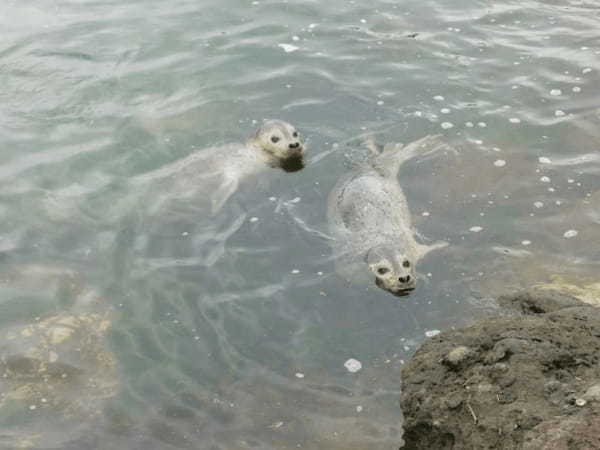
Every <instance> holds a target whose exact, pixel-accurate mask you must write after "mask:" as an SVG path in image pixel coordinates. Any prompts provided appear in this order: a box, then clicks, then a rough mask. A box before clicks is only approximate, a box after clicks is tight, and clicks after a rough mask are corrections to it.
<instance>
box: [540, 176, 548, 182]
mask: <svg viewBox="0 0 600 450" xmlns="http://www.w3.org/2000/svg"><path fill="white" fill-rule="evenodd" d="M540 181H541V182H542V183H550V178H548V177H546V176H544V177H542V178H540Z"/></svg>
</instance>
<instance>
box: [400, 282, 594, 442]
mask: <svg viewBox="0 0 600 450" xmlns="http://www.w3.org/2000/svg"><path fill="white" fill-rule="evenodd" d="M498 303H499V304H500V305H501V307H502V308H503V310H504V312H503V314H502V315H501V316H499V317H492V318H486V319H483V320H481V321H479V322H477V323H475V324H474V325H471V326H469V327H466V328H463V329H458V330H448V331H445V332H443V333H441V334H439V335H438V336H436V337H435V338H432V339H430V340H428V341H427V342H425V343H424V344H423V346H422V347H421V348H420V349H419V350H418V351H417V352H416V353H415V355H414V357H413V358H412V359H411V361H410V362H409V363H407V365H406V366H405V367H404V368H403V369H402V395H401V407H402V412H403V414H404V429H405V432H404V440H405V444H404V446H403V447H401V448H402V449H403V450H437V449H439V450H471V449H473V450H483V449H488V450H500V449H515V450H516V449H519V450H521V449H523V450H541V449H545V450H571V449H578V450H592V449H600V309H599V308H596V307H594V306H591V305H590V304H588V303H583V302H581V301H579V300H578V299H576V298H575V297H571V296H569V295H565V294H561V293H558V292H554V291H551V290H539V289H536V290H531V291H527V292H521V293H518V294H514V295H509V296H504V297H501V298H499V299H498Z"/></svg>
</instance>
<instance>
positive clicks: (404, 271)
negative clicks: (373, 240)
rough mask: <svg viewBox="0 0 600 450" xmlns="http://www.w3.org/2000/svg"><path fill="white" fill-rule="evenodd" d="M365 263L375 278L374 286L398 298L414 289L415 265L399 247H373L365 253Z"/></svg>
mask: <svg viewBox="0 0 600 450" xmlns="http://www.w3.org/2000/svg"><path fill="white" fill-rule="evenodd" d="M366 262H367V264H368V266H369V269H370V270H371V272H372V273H373V275H374V276H375V285H376V286H378V287H380V288H381V289H383V290H386V291H388V292H390V293H392V294H394V295H396V296H398V297H403V296H405V295H408V294H410V292H411V291H413V290H414V289H415V287H416V277H415V268H414V267H415V265H414V262H413V261H412V258H410V257H409V255H408V254H406V253H405V252H404V251H403V250H402V249H401V248H400V247H393V246H391V247H389V246H383V245H379V246H375V247H372V248H370V249H369V250H368V251H367V255H366Z"/></svg>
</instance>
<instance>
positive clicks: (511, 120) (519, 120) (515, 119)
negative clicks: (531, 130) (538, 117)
mask: <svg viewBox="0 0 600 450" xmlns="http://www.w3.org/2000/svg"><path fill="white" fill-rule="evenodd" d="M508 120H509V121H510V123H521V119H519V118H518V117H511V118H510V119H508Z"/></svg>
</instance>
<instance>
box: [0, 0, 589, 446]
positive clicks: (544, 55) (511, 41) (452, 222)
mask: <svg viewBox="0 0 600 450" xmlns="http://www.w3.org/2000/svg"><path fill="white" fill-rule="evenodd" d="M226 6H227V7H225V8H224V7H223V3H222V2H215V1H212V0H209V1H208V2H204V4H202V5H199V4H198V2H193V1H190V0H177V1H175V2H169V3H168V5H167V4H166V3H164V2H160V3H159V2H156V1H152V0H151V1H144V2H141V1H132V2H128V3H127V4H122V2H113V1H108V2H95V1H92V0H85V1H81V2H69V1H66V0H56V1H54V2H51V3H48V2H42V1H38V0H34V1H31V2H27V4H22V2H12V1H9V2H8V3H7V4H6V5H4V7H3V9H2V10H0V26H1V27H2V28H1V29H2V30H3V39H2V44H0V66H1V67H2V70H1V71H0V80H1V81H2V85H3V89H2V91H1V92H0V100H1V102H0V123H2V125H3V127H2V133H1V134H0V143H1V146H2V152H0V185H1V186H0V218H1V220H0V312H1V314H0V334H1V335H2V336H8V335H9V334H10V335H11V336H14V339H11V340H10V341H6V344H3V347H2V354H1V355H0V357H1V359H0V361H1V363H2V370H3V372H5V373H6V374H7V375H10V376H8V377H5V378H2V380H3V381H2V383H0V390H1V392H0V421H2V425H3V426H2V429H3V432H2V439H3V440H4V441H2V445H5V446H13V447H14V446H17V445H21V446H22V447H24V448H45V446H46V447H47V446H51V445H55V446H61V448H77V449H84V448H130V449H135V448H140V449H141V448H144V449H148V448H156V449H163V448H197V449H238V448H239V449H242V448H273V449H285V448H298V447H301V448H305V449H319V450H321V449H335V448H340V449H341V448H343V449H351V448H356V449H364V448H369V449H377V448H382V449H383V448H386V449H388V448H396V447H397V446H398V444H399V443H400V441H401V417H400V411H399V406H398V396H399V392H398V389H399V380H398V376H399V367H400V366H401V365H402V364H403V362H404V361H405V360H406V359H407V358H409V357H410V355H411V354H412V353H413V352H414V350H415V348H416V347H417V346H418V345H419V344H420V342H422V341H423V339H425V338H426V337H425V332H426V331H431V330H438V329H444V328H447V327H451V326H455V325H458V324H461V323H464V322H465V321H469V320H472V319H473V318H475V317H477V316H478V315H481V314H485V313H487V312H488V311H489V310H490V309H493V308H494V305H493V302H491V301H490V300H489V299H490V298H491V297H493V296H495V295H497V294H499V293H502V292H506V291H507V290H511V289H515V288H518V287H523V286H529V285H531V284H539V285H549V284H552V283H554V286H556V285H558V284H560V285H561V286H563V287H564V286H569V289H571V292H575V291H574V289H575V290H576V289H577V287H578V286H579V287H581V286H593V285H595V284H594V283H597V281H598V279H597V273H598V262H599V256H600V254H599V250H598V247H597V246H595V245H591V243H594V242H598V240H599V239H600V235H599V234H600V231H599V230H600V227H599V224H600V217H599V211H600V204H599V198H600V197H599V195H600V194H599V192H600V181H599V180H600V178H599V177H598V175H599V174H600V157H598V154H599V153H598V150H599V145H600V131H599V130H600V128H598V122H599V120H600V113H599V111H600V109H599V104H600V94H598V90H597V89H596V86H598V83H599V81H600V80H599V79H598V73H599V71H600V64H599V62H598V61H600V60H599V58H598V55H599V54H600V48H598V47H597V43H596V40H595V39H596V37H597V30H598V26H599V23H598V22H599V20H600V19H599V17H598V14H597V9H596V6H595V4H593V3H591V2H585V1H568V2H566V3H565V2H560V3H557V2H535V1H534V2H529V3H525V4H513V3H508V2H500V3H498V2H496V3H494V4H481V3H480V4H473V3H472V2H463V1H458V2H456V1H453V2H448V1H444V0H432V1H426V2H423V1H419V2H416V1H413V0H409V1H406V2H402V4H398V2H388V1H385V0H381V1H378V2H376V4H372V3H370V4H369V5H364V6H363V5H362V4H361V3H360V2H354V3H352V2H342V1H332V2H327V3H326V4H322V3H314V2H312V3H311V2H294V3H289V2H287V3H285V2H283V3H278V2H275V3H273V2H264V1H259V2H248V1H244V2H241V1H236V0H230V1H228V2H227V5H226ZM263 118H277V119H284V120H288V121H290V122H291V123H293V124H294V125H296V126H297V127H298V129H299V130H300V131H301V133H302V134H303V136H304V137H305V139H306V141H307V144H308V145H307V147H308V149H309V153H308V154H307V158H306V168H305V169H304V170H301V171H296V172H293V173H285V172H283V171H280V170H270V171H267V172H264V175H261V176H259V177H258V178H256V179H254V180H252V181H251V182H249V183H247V184H244V186H243V188H241V189H240V190H239V191H238V192H236V193H235V195H233V196H232V197H231V198H230V199H229V201H228V202H227V204H226V206H225V207H224V208H223V209H222V210H221V211H220V213H219V214H217V215H216V216H214V217H211V216H210V214H208V213H207V211H206V207H205V205H204V203H203V201H204V200H205V198H203V197H202V196H198V195H190V196H189V198H185V199H180V200H178V201H175V202H174V206H173V208H171V209H169V210H168V211H169V212H168V213H161V212H158V213H157V210H156V207H157V204H158V203H160V202H158V200H160V198H161V196H163V197H164V196H165V195H166V196H167V200H169V199H171V198H170V197H169V196H168V195H167V194H168V193H167V192H165V191H164V190H162V187H161V186H156V185H152V186H150V188H148V186H144V187H143V188H142V187H141V186H140V185H138V184H136V183H134V182H133V181H132V180H135V179H136V177H140V176H144V174H148V173H152V172H153V171H156V170H160V169H162V168H165V167H168V166H169V165H170V164H173V163H174V162H176V161H181V160H184V158H186V157H188V156H189V155H191V154H193V152H194V151H195V150H198V149H200V148H206V147H212V146H219V145H222V144H227V143H230V142H243V141H244V140H245V138H246V137H247V136H249V135H251V134H252V133H253V131H254V130H255V129H256V127H257V124H258V123H259V121H260V120H262V119H263ZM429 134H442V139H443V140H445V141H446V142H448V143H449V144H451V145H452V146H453V147H454V148H456V149H457V154H456V155H453V156H448V157H444V158H431V159H428V160H426V161H419V160H415V161H411V162H410V163H407V164H406V166H405V167H403V168H402V170H401V171H400V175H399V180H400V182H401V184H402V187H403V190H404V192H405V193H406V196H407V199H408V203H409V207H410V209H411V211H412V213H413V219H414V220H413V221H414V223H415V226H416V227H417V228H418V230H419V231H420V232H421V233H422V234H423V235H424V236H427V237H428V238H431V239H432V240H446V241H448V242H450V244H451V245H450V246H449V247H448V248H446V249H443V250H440V251H438V252H435V253H431V254H430V255H428V256H427V257H426V258H425V259H424V260H423V261H422V262H421V267H420V271H421V272H422V276H423V278H424V279H425V280H426V281H425V282H423V283H421V285H420V286H419V287H418V288H417V289H416V290H415V291H414V292H413V293H412V294H411V295H410V296H409V297H406V298H402V299H398V298H394V297H392V296H389V295H387V294H386V293H385V292H383V291H381V290H380V289H378V288H377V287H376V286H370V285H363V286H356V285H350V284H347V283H346V282H345V281H344V280H342V279H340V278H339V277H337V276H336V275H335V274H334V271H333V261H332V258H331V251H330V245H329V238H328V236H327V233H326V217H325V210H326V198H327V195H328V193H329V191H330V190H331V188H332V187H333V185H334V184H335V182H336V180H337V179H338V178H339V177H340V176H342V175H343V174H344V173H346V172H347V171H348V170H349V168H350V167H349V166H350V164H349V163H348V161H352V160H356V158H359V157H360V156H359V155H360V150H358V149H357V145H355V144H357V143H358V142H360V140H361V138H362V137H364V136H367V135H375V137H376V139H377V140H378V141H380V142H404V143H407V142H411V141H413V140H415V139H418V138H420V137H423V136H425V135H429ZM181 183H183V184H184V185H185V179H183V180H181ZM202 194H205V193H202ZM573 286H575V288H573ZM88 319H92V320H91V321H89V320H88ZM105 320H107V321H109V323H110V327H108V326H106V327H105V326H104V325H102V324H103V323H104V324H106V322H104V321H105ZM64 321H67V322H69V321H70V322H69V324H68V325H69V326H68V327H66V329H68V330H70V332H72V333H74V335H77V336H79V334H77V333H82V334H81V335H85V336H87V337H88V338H89V339H91V340H84V341H83V342H84V343H89V344H90V346H87V347H86V346H85V345H82V346H81V349H84V350H85V349H88V350H89V352H91V353H92V354H96V355H104V356H103V357H102V358H103V359H102V360H103V361H104V362H105V363H107V364H109V366H106V367H112V369H106V367H104V366H99V364H100V363H97V362H93V361H95V360H93V359H86V357H85V355H84V354H82V353H77V352H78V350H77V348H79V347H76V346H74V345H73V344H72V343H69V342H70V341H69V340H66V341H65V345H67V344H68V345H70V346H67V347H66V348H58V347H56V346H57V345H58V344H57V343H54V344H52V340H51V339H50V340H48V339H49V338H48V333H49V332H50V331H48V330H55V329H57V327H58V328H60V329H61V330H62V329H64V328H65V323H63V322H64ZM99 327H100V328H99ZM11 333H12V334H11ZM52 333H54V332H52ZM52 333H50V334H52ZM29 334H30V336H28V335H29ZM92 338H93V339H92ZM28 339H29V341H28ZM82 339H83V338H82ZM86 339H87V338H86ZM53 345H54V347H53ZM42 350H43V351H42ZM88 350H86V351H88ZM31 352H33V353H35V352H37V353H36V354H33V353H31ZM44 352H45V353H44ZM42 353H43V354H42ZM63 355H64V356H63ZM7 358H8V359H7ZM61 358H64V361H63V359H61ZM350 358H354V359H357V360H359V361H360V362H361V363H362V370H360V371H358V372H356V373H350V372H349V371H348V370H347V369H346V368H345V367H344V362H346V361H347V360H348V359H350ZM111 361H112V362H114V365H113V366H110V362H111ZM100 367H104V368H102V369H101V368H100ZM50 368H52V369H53V368H63V369H64V370H66V372H64V373H67V372H69V373H73V374H77V376H78V377H80V378H79V380H80V381H81V382H80V383H73V384H69V385H68V386H67V385H66V384H64V383H62V381H61V379H55V378H52V377H50V378H47V379H46V378H45V375H44V376H41V375H39V373H40V370H41V369H44V370H49V369H50ZM8 372H10V374H8ZM40 376H41V378H40ZM61 376H62V373H61ZM40 380H41V381H40ZM89 380H92V381H93V380H96V381H95V382H94V383H93V384H92V385H90V384H89ZM46 381H47V383H46ZM86 383H87V384H86ZM103 386H104V387H107V389H106V390H104V388H103ZM42 389H46V390H52V392H49V391H48V392H46V391H44V394H43V395H44V397H39V394H40V392H41V391H42ZM38 397H39V398H38ZM42 398H45V399H46V400H47V402H45V403H42V401H41V399H42ZM51 398H52V399H56V402H57V403H51V401H50V399H51ZM53 401H54V400H53ZM30 406H35V409H31V408H30ZM50 407H52V408H53V409H51V410H50V409H49V408H50ZM50 411H52V412H56V414H55V415H50V414H48V412H50ZM68 411H76V415H77V416H78V417H83V418H84V420H83V421H81V420H80V421H79V422H80V423H81V425H79V426H74V424H73V419H72V416H69V414H67V412H68Z"/></svg>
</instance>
